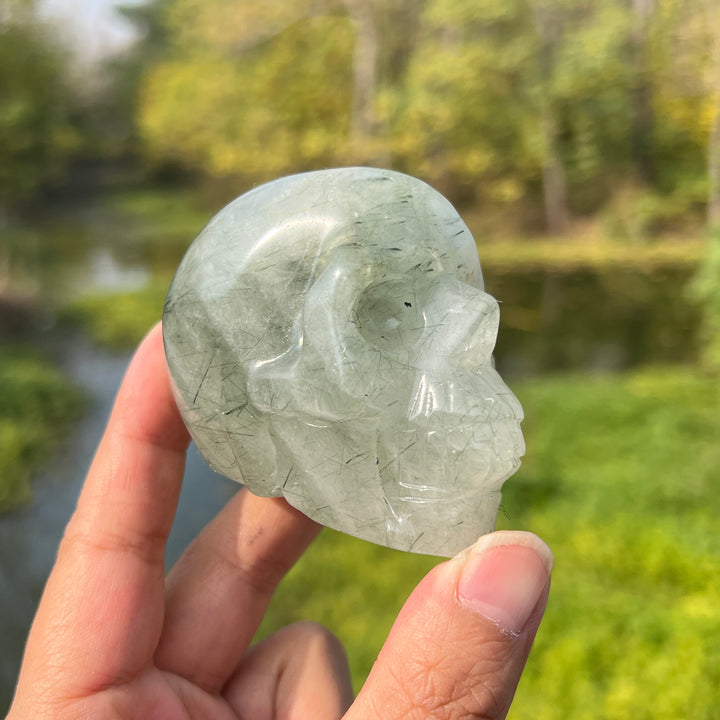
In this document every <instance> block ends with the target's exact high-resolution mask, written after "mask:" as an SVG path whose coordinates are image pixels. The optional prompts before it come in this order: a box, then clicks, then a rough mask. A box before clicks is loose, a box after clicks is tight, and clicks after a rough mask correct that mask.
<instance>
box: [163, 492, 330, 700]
mask: <svg viewBox="0 0 720 720" xmlns="http://www.w3.org/2000/svg"><path fill="white" fill-rule="evenodd" d="M319 530H320V526H319V525H317V524H316V523H314V522H312V520H309V519H308V518H307V517H305V516H304V515H303V514H302V513H300V512H299V511H297V510H295V509H294V508H292V507H290V505H288V504H287V503H286V502H285V501H284V500H281V499H277V498H259V497H256V496H255V495H252V494H251V493H250V492H248V491H247V490H244V489H243V490H241V491H240V492H239V493H237V495H235V497H234V498H233V499H232V500H230V502H229V503H228V504H227V505H226V506H225V507H224V508H223V510H221V512H220V513H219V514H218V515H217V517H216V518H215V519H214V520H213V521H212V522H211V523H210V524H209V525H208V526H207V527H206V528H205V529H204V530H203V531H202V533H200V535H199V536H198V537H197V538H196V539H195V540H194V541H193V543H192V544H191V545H190V546H189V547H188V549H187V550H186V551H185V553H184V554H183V556H182V557H181V558H180V560H179V561H178V562H177V564H176V565H175V567H174V568H173V569H172V571H171V572H170V575H169V576H168V578H167V583H166V610H165V621H164V625H163V631H162V635H161V638H160V642H159V644H158V648H157V651H156V653H155V663H156V665H157V666H158V667H159V668H161V669H163V670H167V671H169V672H173V673H176V674H178V675H181V676H182V677H185V678H186V679H188V680H190V681H191V682H193V683H195V684H197V685H199V686H200V687H202V688H204V689H205V690H207V691H209V692H218V691H219V690H220V689H221V688H222V687H223V685H225V683H226V681H227V679H228V678H229V677H230V675H231V674H232V673H233V672H234V670H235V668H236V667H237V665H238V663H239V661H240V658H241V657H242V656H243V654H244V653H245V651H246V650H247V648H248V645H249V644H250V641H251V640H252V637H253V635H254V634H255V631H256V629H257V627H258V625H259V623H260V620H261V619H262V616H263V614H264V613H265V610H266V608H267V605H268V603H269V601H270V598H271V597H272V594H273V592H274V590H275V588H276V587H277V585H278V583H279V582H280V580H281V579H282V578H283V576H284V575H285V573H286V572H287V571H288V570H289V569H290V568H291V567H292V565H293V564H294V563H295V562H296V561H297V559H298V558H299V557H300V555H302V553H303V551H304V550H305V549H306V548H307V546H308V545H309V544H310V543H311V542H312V540H313V539H314V538H315V536H316V535H317V534H318V532H319Z"/></svg>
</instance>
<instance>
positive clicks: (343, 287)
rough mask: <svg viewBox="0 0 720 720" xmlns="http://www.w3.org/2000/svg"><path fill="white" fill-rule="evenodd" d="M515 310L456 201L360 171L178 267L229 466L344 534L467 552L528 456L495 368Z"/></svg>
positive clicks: (253, 210) (279, 204)
mask: <svg viewBox="0 0 720 720" xmlns="http://www.w3.org/2000/svg"><path fill="white" fill-rule="evenodd" d="M498 321H499V310H498V305H497V302H496V301H495V300H494V298H492V297H491V296H490V295H488V294H486V293H485V292H484V291H483V281H482V275H481V270H480V262H479V260H478V255H477V250H476V247H475V242H474V240H473V238H472V236H471V234H470V232H469V230H468V229H467V227H466V226H465V224H464V223H463V221H462V219H461V218H460V217H459V216H458V214H457V212H456V211H455V209H454V208H453V207H452V205H450V203H449V202H448V201H447V200H446V199H445V198H444V197H442V195H440V194H439V193H437V192H436V191H435V190H433V189H432V188H430V187H429V186H428V185H426V184H425V183H423V182H421V181H419V180H416V179H414V178H411V177H409V176H407V175H403V174H401V173H397V172H391V171H387V170H376V169H371V168H343V169H337V170H326V171H320V172H311V173H305V174H301V175H294V176H291V177H286V178H282V179H280V180H276V181H275V182H272V183H268V184H266V185H263V186H260V187H258V188H256V189H254V190H252V191H250V192H248V193H247V194H245V195H243V196H242V197H240V198H238V199H237V200H235V201H234V202H232V203H230V204H229V205H228V206H227V207H226V208H224V209H223V210H222V211H221V212H220V213H219V214H218V215H216V216H215V217H214V218H213V219H212V220H211V221H210V223H209V224H208V225H207V227H206V228H205V229H204V230H203V231H202V232H201V234H200V235H199V237H198V238H197V240H196V241H195V242H194V243H193V245H192V246H191V247H190V249H189V250H188V252H187V254H186V256H185V258H184V259H183V261H182V263H181V264H180V267H179V268H178V271H177V274H176V276H175V278H174V280H173V282H172V285H171V287H170V291H169V293H168V297H167V302H166V306H165V313H164V316H163V334H164V339H165V351H166V356H167V362H168V366H169V369H170V372H171V375H172V378H173V382H174V390H175V395H176V398H177V401H178V404H179V406H180V409H181V412H182V414H183V417H184V419H185V422H186V424H187V426H188V428H189V430H190V432H191V434H192V436H193V438H194V440H195V442H196V444H197V446H198V448H199V450H200V452H201V453H202V454H203V455H204V457H205V458H206V460H207V461H208V463H209V464H210V465H211V467H213V468H214V469H215V470H217V471H218V472H220V473H222V474H224V475H227V476H228V477H230V478H233V479H234V480H237V481H239V482H241V483H244V484H246V485H247V486H248V488H249V489H250V490H251V491H252V492H254V493H256V494H259V495H266V496H273V495H274V496H277V495H284V496H285V497H286V498H287V500H288V501H289V502H290V503H291V504H292V505H294V506H295V507H297V508H298V509H300V510H301V511H302V512H304V513H306V514H307V515H309V516H310V517H311V518H313V519H314V520H316V521H317V522H320V523H322V524H324V525H327V526H329V527H332V528H335V529H338V530H342V531H344V532H347V533H350V534H352V535H355V536H357V537H361V538H364V539H366V540H370V541H373V542H376V543H380V544H383V545H388V546H390V547H394V548H398V549H401V550H409V551H413V552H420V553H428V554H434V555H452V554H454V553H456V552H458V551H459V550H460V549H462V548H463V547H466V546H467V545H469V544H471V543H472V542H474V541H475V540H476V539H477V537H478V535H480V534H482V533H485V532H489V531H490V530H492V529H493V527H494V524H495V519H496V515H497V510H498V506H499V503H500V488H501V486H502V484H503V482H504V481H505V480H506V479H507V478H508V477H509V476H510V475H511V474H512V473H513V472H514V471H515V470H516V469H517V468H518V466H519V464H520V456H521V455H522V454H523V452H524V443H523V438H522V434H521V431H520V421H521V420H522V408H521V406H520V404H519V402H518V401H517V399H516V398H515V396H514V395H513V394H512V393H511V392H510V390H509V389H508V388H507V387H506V385H505V384H504V383H503V381H502V380H501V378H500V376H499V375H498V373H497V372H496V371H495V369H494V367H493V362H492V350H493V347H494V344H495V337H496V334H497V329H498Z"/></svg>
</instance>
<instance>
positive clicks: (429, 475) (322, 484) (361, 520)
mask: <svg viewBox="0 0 720 720" xmlns="http://www.w3.org/2000/svg"><path fill="white" fill-rule="evenodd" d="M510 425H512V426H513V427H512V428H511V427H510ZM504 432H509V433H510V434H511V436H514V437H515V438H516V441H517V442H516V445H515V447H514V450H513V451H512V452H511V453H506V454H505V455H504V456H499V455H497V454H496V453H495V451H494V449H490V448H488V447H487V446H484V447H482V448H479V449H468V448H467V447H465V448H457V447H456V449H454V450H453V449H452V446H453V444H455V445H457V443H453V442H449V441H448V439H447V438H443V437H438V435H437V433H436V432H433V431H428V430H427V429H426V428H425V429H423V428H413V429H409V430H406V431H405V432H397V431H396V432H392V431H388V430H385V431H381V426H380V425H379V424H378V423H377V422H373V421H372V420H370V419H368V418H363V419H356V420H354V421H347V422H343V423H342V429H341V431H340V432H338V428H337V427H333V424H328V425H326V426H324V427H323V426H318V425H317V424H309V423H306V422H303V421H302V420H301V419H300V418H294V419H293V418H289V417H287V416H283V417H277V418H276V419H275V421H274V422H273V430H272V435H273V437H274V441H275V444H276V454H277V457H278V458H279V460H280V464H279V466H278V468H277V475H276V477H280V478H282V482H281V483H279V487H277V489H276V490H275V491H274V492H273V494H278V495H280V494H281V495H284V497H285V498H286V500H287V501H288V502H289V503H290V504H291V505H293V506H294V507H296V508H297V509H298V510H300V511H301V512H303V513H305V514H306V515H308V516H309V517H310V518H312V519H313V520H315V521H316V522H318V523H321V524H323V525H326V526H328V527H330V528H333V529H335V530H339V531H341V532H345V533H348V534H350V535H354V536H356V537H359V538H362V539H364V540H368V541H370V542H374V543H377V544H379V545H385V546H387V547H390V548H394V549H397V550H404V551H409V552H414V553H422V554H428V555H440V556H445V557H450V556H452V555H455V554H456V553H457V552H459V551H460V550H462V549H463V548H465V547H467V546H469V545H471V544H472V543H473V542H475V540H477V538H478V537H479V536H480V535H482V534H484V533H487V532H491V531H492V530H493V529H494V527H495V520H496V517H497V511H498V507H499V505H500V499H501V493H500V487H501V486H502V484H503V482H504V481H505V479H507V477H509V476H510V475H512V473H513V472H515V470H516V469H517V467H518V466H519V456H520V455H521V454H522V452H523V450H524V447H523V444H522V435H521V434H520V431H519V423H517V421H513V423H508V429H506V430H505V431H504ZM491 434H492V433H491ZM248 486H249V488H250V490H252V491H254V492H257V490H260V494H267V486H265V488H264V489H263V488H261V487H257V488H256V487H254V483H248Z"/></svg>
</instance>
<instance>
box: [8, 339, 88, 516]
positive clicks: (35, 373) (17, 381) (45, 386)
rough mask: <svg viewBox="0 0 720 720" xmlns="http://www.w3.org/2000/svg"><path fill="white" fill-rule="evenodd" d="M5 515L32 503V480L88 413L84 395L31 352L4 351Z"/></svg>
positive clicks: (12, 349) (17, 349)
mask: <svg viewBox="0 0 720 720" xmlns="http://www.w3.org/2000/svg"><path fill="white" fill-rule="evenodd" d="M0 387H2V396H3V397H2V402H0V467H2V468H3V472H2V474H0V512H4V511H7V510H9V509H10V508H12V507H14V506H16V505H18V504H19V503H22V502H24V501H27V500H28V499H29V498H30V494H31V492H30V476H31V473H32V471H33V470H35V469H36V468H37V466H38V464H39V463H40V462H41V461H42V460H44V459H45V458H46V457H47V455H48V453H49V452H50V451H51V450H52V449H53V448H54V447H55V446H56V444H57V442H58V440H59V439H60V438H61V437H62V436H63V434H64V432H65V431H66V430H67V428H68V426H69V424H70V423H71V422H72V421H73V420H75V419H77V418H78V417H79V416H80V414H81V412H82V409H83V406H84V403H83V398H82V395H81V394H80V393H79V391H78V390H76V389H75V388H73V387H72V386H71V385H69V383H68V381H67V379H66V378H65V377H63V376H62V375H61V374H60V373H59V372H58V371H57V370H55V369H54V368H53V367H52V366H51V365H50V364H48V363H47V362H46V361H44V360H43V359H41V358H39V357H38V356H37V355H36V354H34V353H31V352H30V351H28V350H25V349H21V348H17V347H9V346H4V347H0Z"/></svg>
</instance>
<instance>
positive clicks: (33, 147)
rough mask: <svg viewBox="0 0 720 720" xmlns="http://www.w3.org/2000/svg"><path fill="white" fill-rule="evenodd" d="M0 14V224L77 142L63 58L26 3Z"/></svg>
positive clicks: (52, 172) (51, 173) (51, 174)
mask: <svg viewBox="0 0 720 720" xmlns="http://www.w3.org/2000/svg"><path fill="white" fill-rule="evenodd" d="M3 11H4V12H3V13H2V14H0V225H2V224H3V223H5V222H7V220H8V217H9V213H10V212H11V211H13V210H14V209H16V208H17V206H18V204H19V203H20V202H22V201H23V200H25V199H26V198H28V197H30V196H31V195H32V194H33V193H34V192H35V191H36V190H37V189H38V187H40V186H41V185H42V184H43V183H46V182H48V181H49V180H51V179H52V178H54V177H55V176H56V175H57V173H58V171H59V170H60V169H61V168H62V166H63V162H64V161H65V160H66V158H67V157H68V155H69V153H70V152H71V151H72V149H73V147H74V146H75V143H76V135H75V133H74V131H73V129H72V126H71V123H70V100H69V95H68V92H67V88H66V87H65V78H64V75H63V69H64V67H65V58H64V57H63V55H62V53H61V52H60V50H59V49H58V46H57V45H56V44H55V43H54V41H53V38H52V35H51V33H50V31H49V29H48V28H46V27H43V26H41V25H38V24H36V23H35V22H34V20H33V13H32V7H31V6H30V4H29V3H14V4H12V3H11V4H9V5H8V6H7V7H5V8H3Z"/></svg>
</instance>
